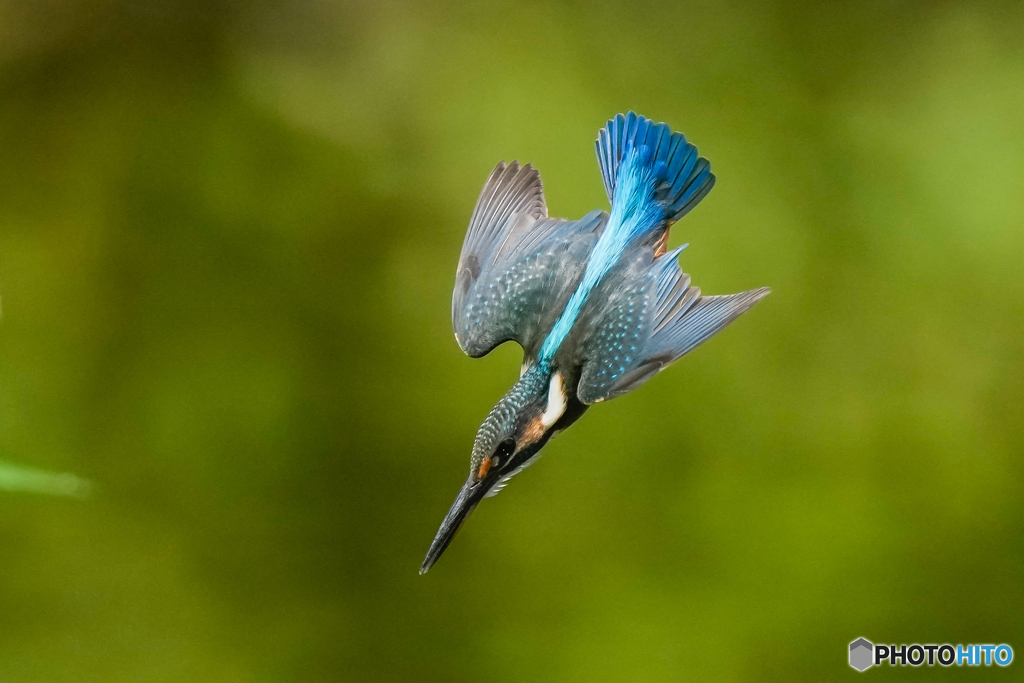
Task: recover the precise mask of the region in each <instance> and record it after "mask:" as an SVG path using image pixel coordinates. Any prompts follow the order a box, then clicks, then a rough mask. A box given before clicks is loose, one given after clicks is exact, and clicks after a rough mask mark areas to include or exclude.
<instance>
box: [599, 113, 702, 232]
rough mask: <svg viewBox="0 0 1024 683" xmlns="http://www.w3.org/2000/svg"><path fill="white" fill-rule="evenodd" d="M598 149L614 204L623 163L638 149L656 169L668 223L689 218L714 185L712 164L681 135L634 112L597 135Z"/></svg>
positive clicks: (610, 122) (657, 194) (658, 197)
mask: <svg viewBox="0 0 1024 683" xmlns="http://www.w3.org/2000/svg"><path fill="white" fill-rule="evenodd" d="M596 145H597V161H598V163H599V164H600V165H601V176H602V178H603V179H604V189H605V192H607V194H608V201H610V202H613V201H614V197H615V186H616V181H617V180H618V176H619V168H620V164H621V163H622V160H623V159H624V158H626V156H627V155H628V153H629V152H630V151H631V150H632V149H638V151H639V152H640V154H641V155H642V157H643V158H644V160H645V163H649V164H651V165H652V166H653V168H654V172H655V176H656V177H657V178H658V181H659V188H658V191H657V193H656V197H657V200H658V203H659V204H660V205H661V206H662V208H663V210H664V212H665V219H666V221H667V222H668V223H673V222H675V221H677V220H679V219H680V218H682V217H683V216H684V215H686V214H687V213H688V212H689V211H690V209H692V208H693V207H694V206H696V205H697V203H698V202H700V200H701V199H703V198H704V195H706V194H707V193H708V192H710V191H711V188H712V187H713V186H714V184H715V176H714V174H713V173H712V172H711V164H710V163H709V162H708V160H707V159H705V158H703V157H698V156H697V148H696V147H694V146H693V145H692V144H690V143H688V142H687V141H686V137H685V136H684V135H683V134H682V133H673V132H672V129H671V128H669V127H668V125H667V124H664V123H652V122H651V120H650V119H648V118H645V117H643V116H639V115H637V114H635V113H633V112H629V113H628V114H626V115H625V116H623V115H622V114H619V115H617V116H616V117H615V118H613V119H611V120H610V121H609V122H608V124H607V125H606V126H605V127H604V128H602V129H601V132H600V133H598V136H597V143H596Z"/></svg>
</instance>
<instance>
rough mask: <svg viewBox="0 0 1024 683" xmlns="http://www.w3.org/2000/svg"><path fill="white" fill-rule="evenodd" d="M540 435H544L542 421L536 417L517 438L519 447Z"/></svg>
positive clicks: (531, 441)
mask: <svg viewBox="0 0 1024 683" xmlns="http://www.w3.org/2000/svg"><path fill="white" fill-rule="evenodd" d="M542 436H544V421H543V420H542V419H541V418H539V417H538V418H537V419H535V420H534V421H533V422H531V423H530V424H529V425H528V426H527V427H526V431H524V432H523V436H522V438H521V439H520V440H519V447H520V448H523V447H525V446H527V445H529V444H531V443H533V442H534V441H536V440H537V439H539V438H540V437H542Z"/></svg>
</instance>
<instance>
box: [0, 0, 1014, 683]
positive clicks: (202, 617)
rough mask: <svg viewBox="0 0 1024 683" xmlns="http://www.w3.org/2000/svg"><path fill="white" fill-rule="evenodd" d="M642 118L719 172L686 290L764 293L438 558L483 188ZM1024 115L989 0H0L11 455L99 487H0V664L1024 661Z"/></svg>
mask: <svg viewBox="0 0 1024 683" xmlns="http://www.w3.org/2000/svg"><path fill="white" fill-rule="evenodd" d="M628 109H635V110H637V111H638V112H641V113H643V114H645V115H647V116H650V117H652V118H654V119H656V120H663V121H667V122H669V123H671V124H672V125H673V126H674V127H676V128H678V129H681V130H683V131H684V132H685V133H686V134H687V135H688V136H689V137H690V139H691V140H693V141H694V142H695V143H696V144H697V145H698V146H699V147H700V150H701V152H702V154H704V155H706V156H707V157H709V158H710V159H711V160H712V163H713V167H714V169H715V171H716V173H717V175H718V179H719V182H718V185H717V186H716V188H715V190H714V192H713V193H711V195H710V196H709V197H708V198H707V199H706V200H705V201H704V202H703V203H702V204H701V206H700V207H699V208H698V209H697V210H696V211H694V212H693V213H692V214H691V215H690V216H688V217H687V218H686V219H685V220H684V221H683V222H682V223H681V224H680V225H678V226H677V228H676V229H675V231H674V233H673V244H680V243H682V242H684V241H685V242H690V243H691V247H690V248H689V249H688V250H687V251H686V252H685V253H684V255H683V265H684V268H685V269H686V270H687V272H689V273H691V274H692V275H693V278H694V281H695V282H696V283H697V284H699V285H700V286H702V288H703V289H704V291H705V292H708V293H728V292H733V291H739V290H743V289H750V288H754V287H758V286H761V285H770V286H771V287H772V288H773V294H772V296H771V297H769V298H768V299H767V300H765V301H764V302H762V303H761V304H759V305H758V306H757V307H756V308H755V309H754V310H753V311H752V312H751V313H749V314H747V315H746V316H744V317H743V318H742V319H741V320H740V321H739V322H738V323H736V324H735V325H733V326H732V327H730V328H729V329H728V330H726V331H725V332H724V333H722V334H721V335H720V336H718V337H716V338H715V339H714V340H713V341H711V342H710V343H708V344H707V345H705V346H704V347H702V348H700V349H699V350H698V351H697V352H695V353H694V354H693V355H691V356H689V357H687V358H686V359H685V360H684V361H683V362H681V363H679V364H678V365H677V366H675V367H673V368H672V369H671V370H670V371H668V372H666V373H664V374H662V375H660V376H659V377H658V378H656V379H655V380H654V381H652V382H650V383H648V384H647V385H645V386H644V387H643V389H642V390H639V391H637V392H634V393H632V394H629V395H628V396H625V397H623V398H620V399H617V400H615V401H611V402H609V403H607V404H603V405H601V406H598V407H597V408H596V409H594V410H592V411H591V412H590V413H589V414H588V415H587V416H586V418H585V419H583V420H582V421H581V422H580V423H579V424H578V425H577V426H575V427H573V428H572V430H570V431H569V432H567V433H566V434H565V435H563V436H562V437H560V438H559V439H557V440H555V441H554V442H552V443H551V445H549V446H548V448H547V450H546V454H545V455H546V457H544V458H543V459H542V461H541V464H539V465H538V466H536V467H534V468H531V469H530V470H529V471H528V472H527V473H524V474H523V475H521V476H520V477H518V478H517V479H516V480H515V481H514V482H513V483H512V484H511V485H510V486H509V488H508V490H507V491H506V492H504V493H503V494H502V495H501V496H499V497H497V498H495V499H493V500H491V501H488V502H487V503H486V504H484V505H482V506H481V507H480V509H479V510H478V511H477V512H476V514H475V515H474V517H473V518H472V519H471V520H470V522H469V523H468V524H467V525H466V527H465V528H464V529H463V530H462V532H461V533H460V535H459V537H458V538H457V539H456V541H455V543H454V544H453V545H452V547H451V548H450V550H449V551H448V553H447V554H446V555H445V556H444V557H443V559H442V560H441V561H440V562H439V563H438V565H437V566H436V567H435V568H434V569H433V570H432V571H431V572H430V573H429V574H428V575H426V576H422V577H421V576H419V575H418V574H417V569H418V566H419V563H420V561H421V559H422V557H423V554H424V552H425V551H426V548H427V545H428V544H429V541H430V539H431V537H432V535H433V534H434V531H435V530H436V527H437V525H438V523H439V522H440V520H441V517H442V516H443V514H444V512H445V511H446V510H447V507H448V504H449V503H450V502H451V499H452V498H453V497H454V495H455V492H456V490H457V488H458V486H459V484H460V483H461V482H462V480H463V478H464V476H465V472H466V467H467V463H468V458H469V450H470V446H471V443H472V439H473V435H474V433H475V430H476V428H477V426H478V424H479V423H480V421H481V420H482V419H483V418H484V416H485V415H486V413H487V412H488V411H489V409H490V407H491V406H492V405H493V403H494V402H495V401H496V400H497V399H498V397H499V396H500V395H501V394H502V393H504V391H505V390H506V389H507V388H508V386H510V385H511V384H512V382H513V381H514V379H515V378H516V376H517V371H518V367H519V352H518V349H517V348H513V345H507V346H505V347H502V348H500V349H498V350H497V351H495V352H494V353H492V354H491V355H490V356H488V357H487V358H485V359H483V360H476V361H474V360H470V359H469V358H466V357H465V356H463V355H462V353H461V352H460V351H459V349H458V347H457V345H456V343H455V340H454V338H453V336H452V334H451V331H450V322H449V306H450V295H451V286H452V283H453V277H454V271H455V263H456V260H457V258H458V253H459V250H460V247H461V243H462V238H463V235H464V231H465V228H466V224H467V220H468V217H469V214H470V212H471V210H472V207H473V204H474V202H475V200H476V196H477V193H478V192H479V190H480V187H481V186H482V184H483V181H484V179H485V178H486V177H487V175H488V173H489V172H490V170H491V168H492V167H493V166H494V164H495V163H496V162H498V161H499V160H501V159H506V160H511V159H519V160H521V161H523V162H532V163H533V164H534V165H536V166H537V167H539V168H540V170H541V172H542V176H543V179H544V181H545V185H546V188H547V198H548V204H549V207H550V209H551V213H552V215H561V216H569V217H578V216H581V215H582V214H584V213H586V212H587V211H589V210H590V209H592V208H595V207H599V208H604V207H605V206H606V200H605V198H604V195H603V191H602V187H601V182H600V178H599V173H598V171H597V165H596V163H595V160H594V158H593V147H592V145H593V140H594V138H595V136H596V132H597V130H598V128H599V127H600V126H602V125H603V124H604V122H605V121H606V120H607V119H608V118H609V117H610V116H612V115H614V114H616V113H617V112H620V111H625V110H628ZM1022 111H1024V9H1022V6H1021V5H1020V3H1014V2H1005V3H980V2H975V3H968V2H963V3H956V2H936V3H910V2H892V1H891V0H885V1H878V2H850V3H843V4H841V5H840V4H831V3H817V2H807V1H804V0H793V1H787V2H779V3H764V2H752V1H743V0H739V1H736V2H728V3H711V2H706V3H689V4H655V3H645V2H629V3H623V4H612V3H607V4H602V3H578V2H577V3H573V2H566V3H541V2H517V3H507V2H487V3H483V2H481V3H477V4H446V3H431V2H415V1H411V0H410V1H409V2H382V3H376V2H362V3H335V2H326V1H322V0H321V1H318V0H307V1H297V2H290V3H289V2H284V3H273V2H266V1H262V0H257V1H256V2H237V1H236V2H225V1H211V0H161V1H154V2H132V1H129V0H121V1H113V0H19V1H16V2H10V1H9V0H7V1H4V2H2V3H0V300H2V307H3V317H2V321H0V460H3V461H4V462H6V463H9V464H10V465H11V466H12V467H13V466H17V467H22V468H32V470H31V471H35V470H40V471H46V472H66V473H73V474H74V475H77V476H79V477H82V478H84V479H86V480H88V481H89V482H90V483H91V487H89V488H88V489H83V488H82V487H79V489H77V490H78V493H83V492H84V493H86V494H87V495H77V496H57V495H46V494H44V493H42V492H44V491H49V492H50V493H62V492H63V493H67V492H68V491H67V490H62V489H61V487H60V486H56V487H54V486H50V487H47V486H42V487H41V488H40V487H36V488H35V490H34V491H29V490H20V489H19V487H18V486H17V485H13V486H11V487H9V488H10V489H12V490H0V679H2V680H3V681H5V682H10V683H22V682H29V681H32V682H35V681H40V682H42V681H47V682H48V681H84V682H104V683H105V682H108V681H109V682H111V683H117V682H122V681H123V682H132V683H140V682H150V681H153V682H158V681H159V682H163V681H211V682H220V681H225V682H235V681H260V682H262V681H267V682H271V681H274V682H276V681H327V680H337V681H432V680H437V681H524V680H529V681H558V682H559V683H571V682H576V681H579V682H587V683H595V682H603V681H682V680H688V681H690V680H692V681H705V680H715V681H778V680H791V681H823V680H838V679H842V678H847V677H851V676H855V675H858V674H856V673H855V672H854V671H853V670H852V669H850V668H849V667H848V666H847V663H846V652H847V650H846V648H847V644H848V643H849V642H850V641H852V640H853V639H855V638H857V637H858V636H865V637H867V638H869V639H870V640H873V641H874V642H885V643H889V642H895V643H911V642H937V643H944V642H951V643H954V644H955V643H969V642H974V643H979V642H980V643H1003V642H1005V643H1009V644H1010V645H1012V646H1014V647H1015V648H1016V649H1017V652H1018V656H1020V655H1021V654H1024V624H1022V620H1021V614H1022V612H1024V518H1022V515H1024V502H1022V494H1024V466H1022V455H1024V454H1022V450H1024V417H1022V414H1024V411H1022V409H1024V381H1022V380H1024V325H1022V320H1024V276H1022V265H1021V264H1022V262H1024V234H1022V228H1024V135H1022V131H1024V128H1022V121H1024V117H1022ZM11 471H15V470H11ZM24 472H29V470H25V471H24ZM34 476H37V477H40V476H41V477H44V479H45V475H41V474H39V473H38V472H36V474H35V475H34ZM30 479H31V476H30ZM33 481H36V480H33ZM60 481H63V482H64V483H65V484H66V483H67V482H68V481H72V483H73V482H74V481H77V480H73V479H71V480H69V479H68V478H67V477H65V478H64V479H62V480H60ZM59 483H60V482H59V481H58V484H59ZM22 488H26V487H22ZM27 488H32V487H27ZM71 488H74V486H72V487H71ZM1022 666H1024V662H1019V661H1018V662H1014V664H1013V665H1012V666H1011V667H1010V668H1009V669H1006V670H996V669H995V667H993V669H992V670H989V671H985V672H984V673H986V674H990V675H991V674H993V673H995V674H1002V675H1003V677H1004V678H1006V679H1009V678H1013V677H1017V678H1018V679H1019V678H1020V670H1021V667H1022ZM920 673H923V672H920V671H917V670H913V671H912V670H910V669H909V668H908V669H903V670H895V669H894V670H890V671H887V672H885V673H884V675H885V676H887V677H891V678H904V677H907V676H912V675H914V674H920ZM942 673H944V674H947V675H946V678H955V677H961V678H967V677H972V676H974V677H977V676H978V675H979V671H977V670H969V669H960V670H950V671H943V672H942ZM938 674H939V672H937V671H934V672H932V675H938ZM875 675H881V672H879V673H878V674H875Z"/></svg>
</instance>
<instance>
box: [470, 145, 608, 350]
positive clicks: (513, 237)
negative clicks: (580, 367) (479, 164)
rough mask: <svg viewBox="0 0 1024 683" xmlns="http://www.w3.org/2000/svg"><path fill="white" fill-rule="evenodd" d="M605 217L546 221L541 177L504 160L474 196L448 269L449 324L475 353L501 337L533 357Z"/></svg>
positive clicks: (599, 213)
mask: <svg viewBox="0 0 1024 683" xmlns="http://www.w3.org/2000/svg"><path fill="white" fill-rule="evenodd" d="M607 218H608V215H607V214H606V213H604V212H603V211H594V212H591V213H589V214H587V215H586V216H584V217H583V218H581V219H580V220H578V221H570V220H566V219H563V218H549V217H548V212H547V206H545V204H544V191H543V188H542V186H541V182H540V174H539V173H538V172H537V171H536V170H535V169H534V168H533V167H532V166H530V165H529V164H527V165H526V166H523V167H522V168H520V166H519V164H518V163H516V162H514V161H513V162H512V163H511V164H509V165H507V166H506V165H505V163H504V162H502V163H500V164H498V166H497V167H496V168H495V169H494V171H493V172H492V173H491V176H490V178H488V179H487V183H486V184H485V185H484V189H483V191H482V192H481V193H480V199H478V200H477V204H476V208H475V209H474V210H473V217H472V218H471V219H470V223H469V231H468V232H467V233H466V241H465V243H464V244H463V246H462V255H461V256H460V257H459V267H458V270H457V271H456V273H455V293H454V295H453V297H452V326H453V327H454V329H455V338H456V339H457V340H458V342H459V346H461V347H462V350H463V351H465V352H466V353H467V354H468V355H470V356H472V357H474V358H478V357H480V356H483V355H486V354H487V353H489V352H490V351H491V350H492V349H493V348H494V347H496V346H498V345H499V344H501V343H503V342H506V341H508V340H515V341H517V342H518V343H519V344H520V346H522V347H523V349H524V350H525V351H526V353H527V354H528V355H534V354H535V353H536V350H537V348H538V347H539V346H540V345H541V343H542V342H543V341H544V336H545V335H546V334H547V331H548V330H550V329H551V326H552V325H554V322H555V320H556V319H557V318H558V316H559V315H560V314H561V312H562V309H563V308H565V303H566V301H567V300H568V299H569V296H570V295H571V294H572V292H573V290H574V289H575V288H576V286H577V285H578V284H579V281H580V279H581V278H582V277H583V271H584V269H585V267H586V263H587V258H588V257H589V256H590V250H591V249H592V248H593V246H594V244H595V243H596V242H597V238H598V237H599V236H600V234H601V231H602V230H603V229H604V225H605V222H606V221H607Z"/></svg>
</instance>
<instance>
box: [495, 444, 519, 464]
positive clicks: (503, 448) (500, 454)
mask: <svg viewBox="0 0 1024 683" xmlns="http://www.w3.org/2000/svg"><path fill="white" fill-rule="evenodd" d="M515 449H516V442H515V439H505V440H504V441H502V442H501V443H500V444H498V449H497V450H496V451H494V458H493V462H494V465H495V467H497V466H498V465H500V464H501V463H503V462H504V461H505V460H506V459H508V457H509V456H511V455H512V452H513V451H514V450H515Z"/></svg>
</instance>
